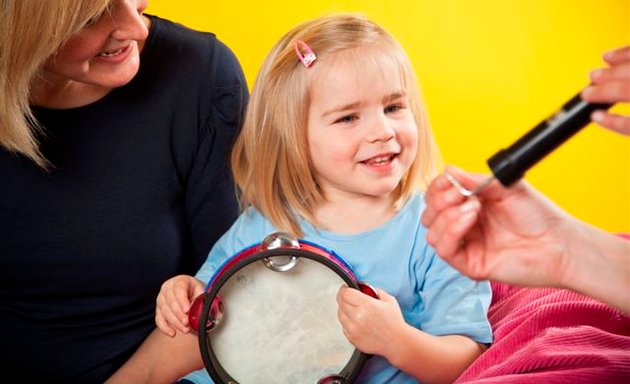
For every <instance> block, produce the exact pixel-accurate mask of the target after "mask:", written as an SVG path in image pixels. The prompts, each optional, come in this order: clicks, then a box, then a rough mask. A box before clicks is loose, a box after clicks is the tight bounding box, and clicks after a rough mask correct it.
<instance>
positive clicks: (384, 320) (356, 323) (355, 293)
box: [337, 286, 406, 357]
mask: <svg viewBox="0 0 630 384" xmlns="http://www.w3.org/2000/svg"><path fill="white" fill-rule="evenodd" d="M377 293H378V296H379V299H375V298H373V297H371V296H368V295H366V294H364V293H362V292H361V291H359V290H357V289H352V288H348V287H345V286H344V287H341V288H340V289H339V292H338V293H337V303H338V304H339V309H338V311H337V314H338V317H339V321H340V322H341V326H342V328H343V333H344V335H345V336H346V338H347V339H348V341H350V342H351V343H352V344H353V345H354V346H355V347H356V348H357V349H359V350H360V351H361V352H363V353H368V354H377V355H380V356H385V357H387V355H388V354H389V350H388V348H392V346H393V345H395V343H393V342H392V341H393V340H395V338H394V337H395V335H396V334H397V332H399V331H400V330H401V329H402V328H403V327H405V326H406V323H405V319H404V318H403V316H402V313H401V311H400V307H399V305H398V301H396V299H395V298H394V297H393V296H391V295H389V294H388V293H387V292H385V291H383V290H381V289H377Z"/></svg>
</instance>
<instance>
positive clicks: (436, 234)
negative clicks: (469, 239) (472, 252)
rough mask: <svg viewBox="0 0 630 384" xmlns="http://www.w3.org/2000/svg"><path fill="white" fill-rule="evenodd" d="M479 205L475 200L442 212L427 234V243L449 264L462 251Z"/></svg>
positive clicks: (476, 216)
mask: <svg viewBox="0 0 630 384" xmlns="http://www.w3.org/2000/svg"><path fill="white" fill-rule="evenodd" d="M480 210H481V205H480V203H479V201H478V200H477V199H475V198H471V199H469V200H468V201H466V202H465V203H464V204H462V205H460V206H456V207H452V208H449V209H448V210H446V211H444V213H443V214H442V215H440V216H439V217H438V218H437V219H436V220H435V222H434V224H433V226H432V227H431V228H430V229H429V232H428V233H427V242H428V243H429V244H430V245H431V246H432V247H433V248H434V249H435V250H436V252H437V253H438V255H439V256H440V257H442V258H443V259H445V260H446V261H448V262H451V261H452V260H453V259H454V258H456V257H457V256H458V254H459V253H460V252H461V251H462V245H463V241H464V238H465V236H466V234H467V233H468V232H469V231H470V230H471V228H472V227H473V226H474V224H475V223H476V221H477V218H478V216H479V211H480Z"/></svg>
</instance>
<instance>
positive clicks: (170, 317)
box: [155, 275, 204, 337]
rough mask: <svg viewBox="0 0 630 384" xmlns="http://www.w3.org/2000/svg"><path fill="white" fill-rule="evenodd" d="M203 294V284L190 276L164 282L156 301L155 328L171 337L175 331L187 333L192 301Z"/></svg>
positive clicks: (176, 277) (177, 277) (181, 276)
mask: <svg viewBox="0 0 630 384" xmlns="http://www.w3.org/2000/svg"><path fill="white" fill-rule="evenodd" d="M203 292H204V285H203V283H202V282H201V281H199V280H197V279H195V278H194V277H192V276H187V275H179V276H175V277H173V278H171V279H168V280H166V281H165V282H164V284H162V287H161V288H160V293H159V294H158V297H157V300H156V311H155V324H156V325H157V327H158V328H159V329H160V330H161V331H162V332H164V333H165V334H166V335H168V336H171V337H173V336H175V335H176V333H177V331H180V332H181V333H184V334H186V333H189V332H190V325H189V323H188V310H189V309H190V305H191V303H192V302H193V300H194V299H195V298H196V297H197V296H199V295H200V294H202V293H203Z"/></svg>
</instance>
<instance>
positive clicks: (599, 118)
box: [591, 111, 604, 124]
mask: <svg viewBox="0 0 630 384" xmlns="http://www.w3.org/2000/svg"><path fill="white" fill-rule="evenodd" d="M591 120H593V121H594V122H596V123H598V124H600V123H603V122H604V112H603V111H595V112H593V113H592V114H591Z"/></svg>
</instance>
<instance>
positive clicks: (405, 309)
mask: <svg viewBox="0 0 630 384" xmlns="http://www.w3.org/2000/svg"><path fill="white" fill-rule="evenodd" d="M424 207H425V204H424V200H423V197H422V195H421V194H419V193H418V194H415V195H414V196H413V197H412V198H411V199H410V201H409V202H407V204H405V206H404V207H403V209H402V210H401V211H400V212H398V213H397V214H396V215H395V216H394V217H393V218H391V219H390V220H389V221H387V222H386V223H385V224H383V225H381V226H379V227H378V228H375V229H372V230H370V231H367V232H363V233H358V234H352V235H346V234H338V233H333V232H329V231H324V230H320V229H317V228H315V227H314V226H312V225H311V224H310V223H308V222H306V221H303V222H301V223H300V225H301V227H302V230H303V231H304V233H305V235H304V240H307V241H310V242H312V243H315V244H317V245H319V246H320V247H322V248H325V249H329V250H332V251H334V253H335V254H336V255H338V256H340V257H341V258H342V259H343V260H344V261H346V262H347V263H348V264H349V265H350V266H351V267H352V270H353V272H354V273H355V275H356V276H357V278H358V279H359V280H360V281H363V282H366V283H368V284H370V285H371V286H373V287H378V288H381V289H383V290H385V291H386V292H388V293H389V294H391V295H393V296H394V297H396V299H397V300H398V303H399V305H400V308H401V310H402V313H403V316H404V318H405V320H406V321H407V323H409V324H411V325H413V326H414V327H416V328H418V329H421V330H423V331H424V332H427V333H429V334H432V335H450V334H458V335H464V336H468V337H470V338H471V339H473V340H475V341H477V342H480V343H491V342H492V329H491V327H490V324H489V323H488V319H487V311H488V307H489V305H490V300H491V290H490V284H489V283H488V282H486V281H484V282H475V281H473V280H471V279H469V278H467V277H465V276H463V275H462V274H460V273H459V272H457V271H456V270H455V269H453V268H452V267H450V266H449V265H448V264H446V263H445V262H444V261H443V260H442V259H440V258H439V257H438V256H437V255H436V253H435V251H434V250H433V248H431V247H430V246H429V245H428V244H427V243H426V241H425V236H426V228H424V227H423V226H422V225H421V224H420V216H421V214H422V211H423V210H424ZM276 231H277V229H276V228H275V227H274V226H273V225H272V224H271V223H270V222H269V221H268V220H267V219H265V218H264V217H263V216H262V215H261V214H260V212H258V211H257V210H255V209H253V208H250V209H248V210H246V211H245V212H244V213H243V214H242V215H241V216H240V217H239V218H238V219H237V221H236V222H235V223H234V225H233V226H232V227H231V228H230V229H229V230H228V232H226V233H225V234H224V235H223V236H222V237H221V239H219V241H218V242H217V243H216V244H215V246H214V247H213V248H212V250H211V251H210V254H209V256H208V259H207V260H206V262H205V263H204V264H203V265H202V267H201V269H200V270H199V271H198V273H197V276H196V277H197V278H199V279H200V280H202V281H204V282H208V281H209V280H210V279H211V278H212V276H213V274H214V272H215V271H216V270H217V269H218V268H219V267H220V266H221V265H222V264H223V263H224V262H225V261H226V259H228V258H230V257H231V256H234V255H236V254H238V252H239V251H241V250H243V249H244V248H247V247H249V246H251V245H254V244H257V243H260V242H261V241H262V240H263V239H264V238H265V237H266V236H267V235H269V234H271V233H273V232H276ZM186 378H187V379H190V380H192V381H194V382H196V383H210V382H211V380H210V378H209V376H208V375H207V373H205V372H204V370H201V371H197V372H195V373H194V375H189V376H188V377H186ZM356 382H357V383H371V384H375V383H417V380H415V379H413V378H411V377H410V376H408V375H407V374H405V373H404V372H402V371H400V370H399V369H397V368H396V367H394V366H392V365H390V364H389V363H388V362H387V360H386V359H384V358H382V357H380V356H373V357H372V358H370V359H369V360H368V361H367V363H366V364H365V366H364V368H363V370H362V372H361V374H360V376H359V378H358V380H357V381H356Z"/></svg>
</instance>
